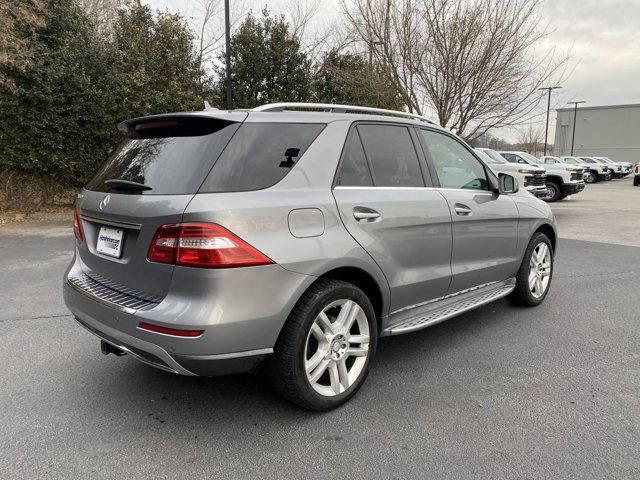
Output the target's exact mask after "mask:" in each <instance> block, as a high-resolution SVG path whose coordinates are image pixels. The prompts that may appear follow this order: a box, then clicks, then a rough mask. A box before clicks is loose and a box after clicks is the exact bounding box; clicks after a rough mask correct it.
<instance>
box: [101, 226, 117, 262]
mask: <svg viewBox="0 0 640 480" xmlns="http://www.w3.org/2000/svg"><path fill="white" fill-rule="evenodd" d="M123 241H124V230H122V229H120V228H113V227H104V226H103V227H100V231H99V232H98V242H97V244H96V251H97V252H98V253H101V254H103V255H107V256H109V257H114V258H120V256H121V255H122V243H123Z"/></svg>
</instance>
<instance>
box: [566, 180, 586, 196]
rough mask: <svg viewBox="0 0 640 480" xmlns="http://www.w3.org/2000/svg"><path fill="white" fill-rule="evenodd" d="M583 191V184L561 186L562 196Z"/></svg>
mask: <svg viewBox="0 0 640 480" xmlns="http://www.w3.org/2000/svg"><path fill="white" fill-rule="evenodd" d="M582 190H584V183H565V184H563V185H562V194H563V195H575V194H576V193H580V192H581V191H582Z"/></svg>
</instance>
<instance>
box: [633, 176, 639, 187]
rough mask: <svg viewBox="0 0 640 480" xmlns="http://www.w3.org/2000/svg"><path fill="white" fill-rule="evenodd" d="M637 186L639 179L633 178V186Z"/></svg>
mask: <svg viewBox="0 0 640 480" xmlns="http://www.w3.org/2000/svg"><path fill="white" fill-rule="evenodd" d="M638 185H640V177H638V176H636V177H633V186H634V187H637V186H638Z"/></svg>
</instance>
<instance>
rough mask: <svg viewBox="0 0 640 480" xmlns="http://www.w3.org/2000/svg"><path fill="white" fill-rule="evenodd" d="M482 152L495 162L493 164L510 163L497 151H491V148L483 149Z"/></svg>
mask: <svg viewBox="0 0 640 480" xmlns="http://www.w3.org/2000/svg"><path fill="white" fill-rule="evenodd" d="M482 152H483V153H484V154H485V155H486V156H487V157H489V158H490V159H491V160H492V161H493V162H492V163H501V164H502V163H509V162H507V161H506V160H505V159H504V158H503V156H502V155H500V154H499V153H498V152H496V151H495V150H491V149H490V148H486V149H483V150H482Z"/></svg>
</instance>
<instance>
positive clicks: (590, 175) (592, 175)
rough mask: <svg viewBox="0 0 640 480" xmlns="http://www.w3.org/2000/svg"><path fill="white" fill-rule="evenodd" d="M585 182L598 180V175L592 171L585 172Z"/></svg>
mask: <svg viewBox="0 0 640 480" xmlns="http://www.w3.org/2000/svg"><path fill="white" fill-rule="evenodd" d="M584 181H585V182H586V183H596V182H597V181H598V175H596V174H595V173H593V172H591V171H590V172H589V173H587V178H585V179H584Z"/></svg>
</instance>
